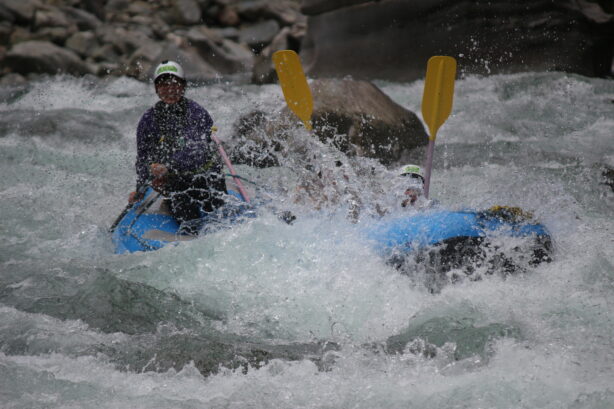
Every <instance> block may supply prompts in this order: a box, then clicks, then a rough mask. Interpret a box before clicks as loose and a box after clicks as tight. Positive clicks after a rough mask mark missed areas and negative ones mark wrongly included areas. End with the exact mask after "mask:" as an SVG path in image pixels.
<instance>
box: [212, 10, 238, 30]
mask: <svg viewBox="0 0 614 409" xmlns="http://www.w3.org/2000/svg"><path fill="white" fill-rule="evenodd" d="M216 17H217V20H218V21H219V23H220V24H221V25H222V26H231V27H234V26H238V25H239V23H240V22H241V18H240V17H239V13H237V11H236V10H235V9H234V8H233V7H228V6H226V7H224V8H222V9H221V10H220V11H219V12H218V13H217V16H216Z"/></svg>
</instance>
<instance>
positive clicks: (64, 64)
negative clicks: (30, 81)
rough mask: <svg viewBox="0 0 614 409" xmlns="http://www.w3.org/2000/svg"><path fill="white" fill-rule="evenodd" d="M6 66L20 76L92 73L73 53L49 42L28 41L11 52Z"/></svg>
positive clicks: (7, 56) (7, 57) (8, 54)
mask: <svg viewBox="0 0 614 409" xmlns="http://www.w3.org/2000/svg"><path fill="white" fill-rule="evenodd" d="M4 63H5V65H6V66H7V67H8V68H9V69H10V70H11V71H12V72H16V73H19V74H28V73H43V74H58V73H67V74H73V75H83V74H87V73H89V72H90V70H89V67H88V65H87V64H86V63H85V62H84V61H82V60H81V59H80V58H79V56H78V55H77V54H75V53H74V52H73V51H70V50H66V49H64V48H61V47H58V46H57V45H55V44H53V43H51V42H48V41H26V42H23V43H19V44H17V45H15V46H13V48H11V49H10V50H9V52H8V53H7V55H6V58H5V60H4Z"/></svg>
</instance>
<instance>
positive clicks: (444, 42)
mask: <svg viewBox="0 0 614 409" xmlns="http://www.w3.org/2000/svg"><path fill="white" fill-rule="evenodd" d="M302 11H303V12H304V13H306V14H309V16H308V30H307V34H306V37H305V39H304V41H303V44H302V48H301V57H302V58H303V62H304V64H305V66H306V68H307V72H308V73H309V74H310V75H311V76H316V77H330V76H337V77H343V76H345V75H352V76H353V77H354V78H368V79H388V80H395V81H412V80H416V79H418V78H422V77H423V76H424V71H425V65H426V61H427V60H428V58H429V57H431V56H433V55H450V56H454V57H455V58H457V60H458V62H459V67H460V68H461V69H462V72H463V73H475V74H483V75H488V74H495V73H507V72H521V71H547V70H560V71H567V72H575V73H579V74H583V75H588V76H604V75H608V74H609V73H610V72H611V62H612V52H613V49H614V20H613V19H612V16H611V15H609V14H606V13H604V12H603V10H602V9H601V8H600V7H599V6H598V5H597V4H596V3H592V4H591V3H587V2H586V1H575V2H569V1H566V0H548V1H545V0H544V1H535V0H499V1H487V0H415V1H411V2H409V1H407V0H387V1H380V2H373V1H365V0H303V4H302Z"/></svg>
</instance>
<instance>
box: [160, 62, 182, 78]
mask: <svg viewBox="0 0 614 409" xmlns="http://www.w3.org/2000/svg"><path fill="white" fill-rule="evenodd" d="M165 74H169V75H174V76H175V77H177V78H180V79H182V80H184V81H185V75H184V74H183V68H181V65H179V64H178V63H176V62H175V61H168V60H166V61H162V62H161V63H160V65H158V66H157V67H156V70H155V71H154V81H155V80H157V79H158V77H160V76H161V75H165Z"/></svg>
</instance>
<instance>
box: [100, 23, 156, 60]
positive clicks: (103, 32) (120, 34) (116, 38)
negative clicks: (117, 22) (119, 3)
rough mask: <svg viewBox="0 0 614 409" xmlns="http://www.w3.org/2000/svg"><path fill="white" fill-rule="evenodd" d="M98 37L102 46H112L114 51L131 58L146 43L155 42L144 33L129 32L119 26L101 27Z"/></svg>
mask: <svg viewBox="0 0 614 409" xmlns="http://www.w3.org/2000/svg"><path fill="white" fill-rule="evenodd" d="M96 35H97V37H98V38H99V41H100V43H101V44H111V45H112V46H113V49H114V50H115V51H116V52H117V53H118V54H119V55H123V56H126V57H128V56H130V55H131V54H132V53H133V52H134V51H136V50H137V49H138V48H139V47H141V46H143V45H145V44H146V43H150V42H153V41H154V40H153V39H152V38H150V37H149V36H148V35H147V34H145V33H144V32H141V31H138V30H136V29H135V30H128V29H126V28H123V27H118V26H109V25H106V26H100V27H99V28H98V29H97V30H96Z"/></svg>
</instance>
